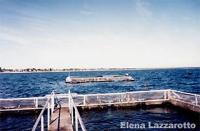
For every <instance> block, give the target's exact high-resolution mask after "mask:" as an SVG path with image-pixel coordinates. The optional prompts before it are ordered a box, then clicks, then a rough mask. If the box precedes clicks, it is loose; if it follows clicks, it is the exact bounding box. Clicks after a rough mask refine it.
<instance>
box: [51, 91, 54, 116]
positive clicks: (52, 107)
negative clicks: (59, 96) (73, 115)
mask: <svg viewBox="0 0 200 131" xmlns="http://www.w3.org/2000/svg"><path fill="white" fill-rule="evenodd" d="M54 95H55V94H54V91H53V92H52V95H51V114H53V111H54Z"/></svg>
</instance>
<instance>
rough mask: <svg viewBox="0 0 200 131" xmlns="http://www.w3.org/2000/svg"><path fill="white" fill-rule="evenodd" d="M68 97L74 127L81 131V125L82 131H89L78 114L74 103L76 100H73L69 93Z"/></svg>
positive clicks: (76, 130)
mask: <svg viewBox="0 0 200 131" xmlns="http://www.w3.org/2000/svg"><path fill="white" fill-rule="evenodd" d="M68 94H69V95H68V97H69V112H70V115H71V121H72V126H73V127H74V128H75V131H78V129H79V126H78V125H79V124H80V128H81V130H82V131H87V130H86V128H85V125H84V123H83V121H82V118H81V116H80V114H79V112H78V109H77V107H76V105H75V103H74V100H73V98H72V95H71V93H70V91H69V93H68Z"/></svg>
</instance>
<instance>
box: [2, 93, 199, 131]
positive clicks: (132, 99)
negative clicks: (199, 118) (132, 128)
mask: <svg viewBox="0 0 200 131" xmlns="http://www.w3.org/2000/svg"><path fill="white" fill-rule="evenodd" d="M165 103H168V104H172V105H174V106H177V107H180V108H183V109H186V110H189V111H193V112H197V113H200V95H198V94H192V93H186V92H180V91H176V90H170V89H168V90H150V91H133V92H122V93H104V94H84V95H83V94H74V93H70V92H69V93H66V94H55V93H54V92H52V93H51V94H50V95H46V96H44V97H31V98H12V99H0V115H1V114H2V113H8V112H12V111H27V110H29V111H35V110H39V111H40V114H39V116H38V119H37V120H36V122H35V124H34V125H33V128H32V131H35V130H38V128H41V130H42V131H43V130H45V128H44V123H45V122H44V120H47V122H46V123H47V129H46V130H49V131H56V130H63V131H74V130H75V131H78V130H79V129H81V130H83V131H86V128H85V126H84V123H83V121H82V118H81V116H80V114H79V111H78V108H81V109H83V111H84V109H91V108H103V107H127V106H129V107H135V106H138V105H145V106H151V105H162V104H165ZM45 113H47V115H45ZM44 116H46V117H47V118H46V119H44Z"/></svg>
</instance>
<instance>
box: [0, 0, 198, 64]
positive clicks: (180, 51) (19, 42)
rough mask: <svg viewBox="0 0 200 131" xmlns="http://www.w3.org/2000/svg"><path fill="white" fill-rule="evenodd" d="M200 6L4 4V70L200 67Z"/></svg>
mask: <svg viewBox="0 0 200 131" xmlns="http://www.w3.org/2000/svg"><path fill="white" fill-rule="evenodd" d="M199 57H200V0H0V66H1V67H4V68H27V67H37V68H41V67H42V68H44V67H54V68H63V67H82V68H95V67H180V66H188V67H191V66H200V58H199Z"/></svg>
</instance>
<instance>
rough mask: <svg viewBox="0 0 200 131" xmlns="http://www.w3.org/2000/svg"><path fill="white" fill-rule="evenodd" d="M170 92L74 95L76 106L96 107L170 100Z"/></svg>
mask: <svg viewBox="0 0 200 131" xmlns="http://www.w3.org/2000/svg"><path fill="white" fill-rule="evenodd" d="M169 92H170V90H150V91H134V92H123V93H104V94H86V95H79V94H77V95H73V96H74V98H73V100H74V103H75V104H76V106H96V105H112V104H125V103H137V102H148V101H167V100H169Z"/></svg>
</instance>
